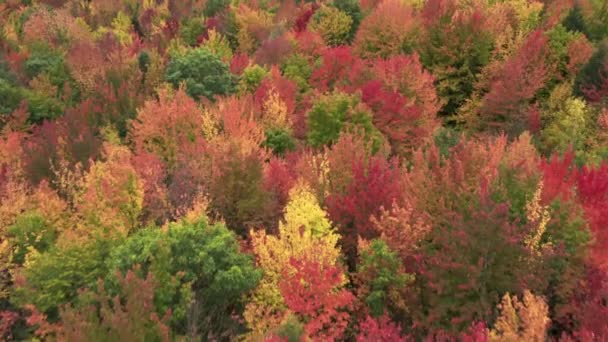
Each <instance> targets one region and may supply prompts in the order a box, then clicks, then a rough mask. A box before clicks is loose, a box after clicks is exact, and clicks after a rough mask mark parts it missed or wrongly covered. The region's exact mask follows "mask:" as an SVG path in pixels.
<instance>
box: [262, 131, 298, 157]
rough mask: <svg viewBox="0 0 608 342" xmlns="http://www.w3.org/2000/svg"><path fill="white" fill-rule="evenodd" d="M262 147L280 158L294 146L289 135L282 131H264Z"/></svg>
mask: <svg viewBox="0 0 608 342" xmlns="http://www.w3.org/2000/svg"><path fill="white" fill-rule="evenodd" d="M264 146H265V147H268V148H269V149H271V150H272V152H273V153H274V154H275V155H279V156H282V155H284V154H285V152H287V151H291V150H293V149H294V148H295V147H296V145H295V142H294V139H293V137H292V136H291V133H290V132H288V131H286V130H284V129H269V130H267V131H266V141H265V142H264Z"/></svg>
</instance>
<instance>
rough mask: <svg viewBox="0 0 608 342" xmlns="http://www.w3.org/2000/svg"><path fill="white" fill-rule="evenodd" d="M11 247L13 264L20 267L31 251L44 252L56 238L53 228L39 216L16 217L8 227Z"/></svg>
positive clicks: (26, 214)
mask: <svg viewBox="0 0 608 342" xmlns="http://www.w3.org/2000/svg"><path fill="white" fill-rule="evenodd" d="M8 232H9V234H10V238H11V244H12V245H13V260H12V261H13V263H15V264H17V265H22V264H23V262H24V261H25V258H26V255H27V254H28V253H29V252H30V250H32V251H36V252H38V253H43V252H46V251H47V250H48V249H49V248H51V247H52V246H53V244H54V242H55V239H56V238H57V232H56V231H55V228H54V227H52V226H51V225H50V224H48V223H47V222H46V221H45V219H44V218H43V217H42V216H40V215H39V214H37V213H35V212H33V213H24V214H21V215H19V216H18V217H17V219H16V221H15V224H13V225H12V226H10V227H8Z"/></svg>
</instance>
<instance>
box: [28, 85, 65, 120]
mask: <svg viewBox="0 0 608 342" xmlns="http://www.w3.org/2000/svg"><path fill="white" fill-rule="evenodd" d="M23 95H24V98H25V100H26V101H27V104H28V111H29V112H30V121H31V122H34V123H40V122H42V121H43V120H49V119H54V118H57V117H59V116H61V115H62V114H63V111H64V105H63V103H62V102H61V101H60V100H59V99H56V98H53V97H48V96H46V95H44V94H38V93H34V92H32V91H30V90H29V89H25V90H23Z"/></svg>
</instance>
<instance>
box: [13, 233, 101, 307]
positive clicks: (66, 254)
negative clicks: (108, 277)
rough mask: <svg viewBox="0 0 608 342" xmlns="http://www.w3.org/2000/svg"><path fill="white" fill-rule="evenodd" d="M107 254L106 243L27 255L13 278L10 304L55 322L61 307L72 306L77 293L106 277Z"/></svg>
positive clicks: (78, 243)
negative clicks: (29, 307) (32, 308)
mask: <svg viewBox="0 0 608 342" xmlns="http://www.w3.org/2000/svg"><path fill="white" fill-rule="evenodd" d="M108 250H109V246H108V244H107V242H104V241H94V240H93V241H85V242H82V241H71V242H69V243H67V244H66V245H64V246H57V245H56V246H53V247H52V248H51V249H49V250H48V251H46V252H43V253H30V254H29V255H28V258H27V259H26V263H25V267H24V268H23V269H22V270H20V271H19V273H18V274H17V275H16V277H15V289H14V292H13V293H12V296H11V302H13V303H14V304H15V305H17V306H19V307H23V306H24V305H26V304H33V305H34V306H35V307H36V308H37V309H38V310H41V311H42V312H44V313H46V314H48V315H49V316H50V317H51V319H56V318H58V317H59V316H58V309H59V307H60V306H61V305H65V304H69V303H74V302H75V301H76V299H77V295H78V290H79V289H81V288H84V287H93V286H94V285H95V282H96V281H97V279H98V278H99V277H102V276H104V275H105V274H106V273H107V269H106V267H105V264H104V259H105V257H106V255H107V253H108Z"/></svg>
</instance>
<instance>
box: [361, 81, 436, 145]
mask: <svg viewBox="0 0 608 342" xmlns="http://www.w3.org/2000/svg"><path fill="white" fill-rule="evenodd" d="M362 99H363V102H365V103H366V104H367V105H368V106H370V107H371V108H372V110H373V111H374V119H373V122H374V125H375V126H376V128H378V129H379V130H380V132H382V133H383V134H384V135H385V136H386V137H387V138H388V140H389V142H390V143H391V146H392V147H393V149H394V152H396V153H403V152H407V151H408V150H411V149H412V148H414V147H416V146H420V145H421V144H424V143H425V142H427V141H429V139H430V138H431V137H432V136H433V132H434V131H435V129H436V128H437V127H438V126H439V122H438V121H436V119H435V114H434V113H432V114H431V113H429V112H425V110H424V108H423V107H421V106H419V105H416V104H415V103H413V102H414V101H411V100H409V99H408V98H406V97H405V96H403V95H401V94H400V93H399V92H397V91H395V90H386V88H385V87H383V86H382V83H381V82H380V81H370V82H368V83H367V84H366V85H365V86H364V87H363V89H362ZM435 113H436V111H435Z"/></svg>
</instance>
